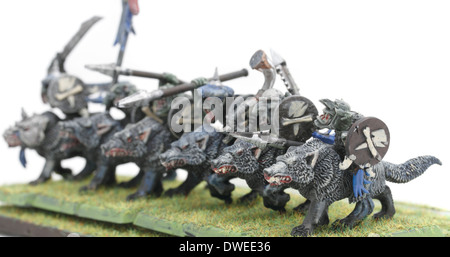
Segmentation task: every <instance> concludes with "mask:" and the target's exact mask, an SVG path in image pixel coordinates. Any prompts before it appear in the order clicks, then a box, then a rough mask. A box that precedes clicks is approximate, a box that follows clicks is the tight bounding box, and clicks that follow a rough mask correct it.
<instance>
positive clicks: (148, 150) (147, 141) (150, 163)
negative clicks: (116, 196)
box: [88, 117, 174, 200]
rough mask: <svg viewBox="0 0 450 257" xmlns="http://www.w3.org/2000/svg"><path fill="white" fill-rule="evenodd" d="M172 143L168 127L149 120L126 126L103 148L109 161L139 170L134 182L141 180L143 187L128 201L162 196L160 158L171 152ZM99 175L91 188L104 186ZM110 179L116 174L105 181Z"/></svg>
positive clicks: (162, 168) (162, 169)
mask: <svg viewBox="0 0 450 257" xmlns="http://www.w3.org/2000/svg"><path fill="white" fill-rule="evenodd" d="M172 141H174V138H173V136H172V135H171V133H170V132H169V130H168V129H167V127H166V126H165V125H163V124H161V123H159V122H157V121H155V120H154V119H152V118H150V117H146V118H144V119H143V120H141V121H139V122H138V123H136V124H129V125H127V126H126V127H125V129H123V130H122V131H120V132H118V133H116V134H115V135H114V136H113V137H112V138H111V139H110V140H109V141H107V142H106V143H105V144H103V145H102V146H101V148H102V153H103V155H104V156H105V157H106V158H107V159H108V160H112V161H113V162H114V163H118V164H122V163H127V162H134V163H136V164H137V166H138V167H139V168H140V172H139V174H138V176H137V178H135V179H133V180H134V181H136V182H137V181H138V180H141V183H140V186H139V188H138V190H137V192H135V193H133V194H131V195H129V196H127V200H134V199H136V198H139V197H145V196H147V195H155V196H157V197H158V196H160V195H161V193H162V191H163V187H162V183H161V180H162V177H163V175H164V171H165V168H164V167H163V166H162V165H161V163H160V162H159V159H158V157H159V155H160V154H161V153H163V152H164V151H165V150H166V149H168V148H169V146H170V143H171V142H172ZM100 175H102V174H98V175H97V174H96V176H95V177H94V179H93V180H92V181H91V183H90V184H89V186H88V188H96V187H98V186H99V185H100V184H101V182H102V181H103V179H102V178H100ZM110 176H115V174H105V177H110ZM140 177H142V178H141V179H140ZM99 182H100V183H99Z"/></svg>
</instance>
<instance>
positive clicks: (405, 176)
mask: <svg viewBox="0 0 450 257" xmlns="http://www.w3.org/2000/svg"><path fill="white" fill-rule="evenodd" d="M382 163H383V167H384V170H385V175H386V180H387V181H389V182H394V183H406V182H409V181H411V180H413V179H415V178H417V177H418V176H420V175H422V174H423V173H424V172H425V171H426V170H427V169H428V168H429V167H430V166H431V165H433V164H439V165H442V162H441V161H440V160H439V159H438V158H436V157H434V156H431V155H426V156H419V157H416V158H413V159H410V160H408V161H406V162H405V163H403V164H398V165H397V164H392V163H389V162H382Z"/></svg>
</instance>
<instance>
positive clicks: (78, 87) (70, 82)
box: [41, 17, 101, 119]
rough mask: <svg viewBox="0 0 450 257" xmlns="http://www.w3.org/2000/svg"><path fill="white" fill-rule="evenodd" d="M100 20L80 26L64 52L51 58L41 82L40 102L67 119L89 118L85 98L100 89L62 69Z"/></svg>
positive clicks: (92, 20) (91, 20) (88, 21)
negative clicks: (59, 111)
mask: <svg viewBox="0 0 450 257" xmlns="http://www.w3.org/2000/svg"><path fill="white" fill-rule="evenodd" d="M100 19H101V18H100V17H92V18H91V19H89V20H87V21H86V22H84V23H83V24H82V25H81V27H80V29H79V31H78V32H77V33H76V34H75V35H74V36H73V37H72V39H71V40H70V41H69V43H67V45H66V46H65V47H64V50H63V51H62V52H60V53H57V54H56V57H55V58H53V60H52V61H51V63H50V66H49V68H48V69H47V76H46V78H45V79H44V80H42V87H41V97H42V101H43V102H44V103H49V104H50V106H51V107H54V108H58V109H60V110H61V111H62V112H63V113H64V114H65V115H66V117H67V119H70V118H73V117H80V116H84V117H87V116H89V113H88V109H87V107H88V101H87V96H88V95H89V94H91V91H92V90H95V89H99V88H100V86H99V85H98V84H93V85H88V84H85V83H84V82H83V81H82V80H81V79H79V78H77V77H75V76H73V75H70V74H67V73H66V70H65V68H64V63H65V60H66V58H67V57H68V55H69V54H70V53H71V52H72V50H73V49H74V48H75V46H76V45H77V44H78V43H79V42H80V40H81V39H82V38H83V36H84V35H85V34H86V33H87V32H88V31H89V29H90V28H91V27H92V26H93V25H94V24H95V23H97V22H98V21H99V20H100Z"/></svg>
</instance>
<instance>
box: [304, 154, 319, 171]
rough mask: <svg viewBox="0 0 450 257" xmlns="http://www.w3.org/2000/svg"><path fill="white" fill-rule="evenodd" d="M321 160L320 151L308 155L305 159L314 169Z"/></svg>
mask: <svg viewBox="0 0 450 257" xmlns="http://www.w3.org/2000/svg"><path fill="white" fill-rule="evenodd" d="M318 158H319V151H314V152H312V153H308V154H307V155H306V157H305V160H306V163H307V164H308V165H309V166H311V168H314V166H316V163H317V159H318Z"/></svg>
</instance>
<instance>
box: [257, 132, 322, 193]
mask: <svg viewBox="0 0 450 257" xmlns="http://www.w3.org/2000/svg"><path fill="white" fill-rule="evenodd" d="M323 147H328V146H326V145H325V144H324V143H323V142H321V141H320V140H316V139H314V140H311V141H309V142H307V143H305V144H304V145H302V146H291V147H290V148H289V149H288V151H287V152H286V154H284V155H280V156H278V157H277V162H276V163H275V164H274V165H272V166H270V167H269V168H266V169H264V178H265V179H266V180H267V182H269V183H270V185H271V186H282V187H291V186H292V184H300V185H308V184H310V183H311V182H312V181H313V179H314V178H315V176H316V175H315V173H316V166H318V164H319V162H320V160H321V155H322V152H323V151H322V149H323Z"/></svg>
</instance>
